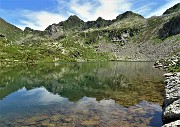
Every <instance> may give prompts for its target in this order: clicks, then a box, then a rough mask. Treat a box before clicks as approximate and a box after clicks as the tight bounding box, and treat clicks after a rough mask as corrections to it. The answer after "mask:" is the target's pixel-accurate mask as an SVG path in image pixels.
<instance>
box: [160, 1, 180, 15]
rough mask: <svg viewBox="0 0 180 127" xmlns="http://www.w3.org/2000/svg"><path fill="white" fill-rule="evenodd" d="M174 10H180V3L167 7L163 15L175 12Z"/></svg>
mask: <svg viewBox="0 0 180 127" xmlns="http://www.w3.org/2000/svg"><path fill="white" fill-rule="evenodd" d="M174 12H180V3H178V4H176V5H174V6H173V7H171V8H169V9H167V10H166V11H165V12H164V13H163V15H165V14H171V13H174Z"/></svg>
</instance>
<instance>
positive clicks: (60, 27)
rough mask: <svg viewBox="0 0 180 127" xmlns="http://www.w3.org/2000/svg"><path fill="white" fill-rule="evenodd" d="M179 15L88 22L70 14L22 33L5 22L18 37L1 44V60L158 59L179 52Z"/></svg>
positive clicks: (123, 16) (129, 14)
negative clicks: (11, 43) (39, 27)
mask: <svg viewBox="0 0 180 127" xmlns="http://www.w3.org/2000/svg"><path fill="white" fill-rule="evenodd" d="M175 10H176V9H175ZM179 17H180V13H179V12H176V11H175V12H173V13H170V14H168V15H162V16H153V17H151V18H149V19H145V18H144V17H143V16H141V15H139V14H136V13H133V12H131V11H127V12H125V13H123V14H120V15H118V16H117V17H116V19H114V20H105V19H103V18H101V17H99V18H98V19H97V20H96V21H88V22H84V21H83V20H81V19H79V18H78V17H77V16H70V17H69V18H68V19H67V20H65V21H62V22H60V23H58V24H52V25H50V26H48V27H47V28H46V29H45V30H44V31H38V30H33V29H31V28H26V29H25V30H24V31H23V32H22V31H21V30H19V29H17V28H16V27H15V26H14V27H12V26H11V25H9V24H8V23H3V24H8V25H7V26H11V27H7V28H9V29H10V30H9V31H11V32H12V33H10V34H7V35H6V36H7V38H8V39H11V36H14V35H15V34H14V32H16V33H18V36H17V37H19V39H18V40H17V41H15V44H13V45H10V46H7V45H9V43H8V42H5V43H0V44H1V47H2V49H1V50H0V54H1V56H0V60H1V61H5V59H8V61H14V60H16V61H17V60H18V61H24V62H38V61H48V62H52V61H102V60H103V61H108V60H128V61H155V60H157V59H161V58H164V57H167V56H170V55H173V54H174V53H176V52H179V51H180V27H179V26H180V24H179V20H180V19H179ZM3 22H5V21H4V20H3ZM1 25H2V24H0V27H1ZM4 26H5V25H4ZM5 28H6V27H5ZM12 28H16V29H15V30H14V29H12ZM17 30H19V32H17ZM2 32H4V31H2ZM4 33H5V32H4ZM20 35H24V36H20ZM6 61H7V60H6Z"/></svg>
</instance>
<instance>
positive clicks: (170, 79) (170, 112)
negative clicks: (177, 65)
mask: <svg viewBox="0 0 180 127" xmlns="http://www.w3.org/2000/svg"><path fill="white" fill-rule="evenodd" d="M165 76H166V80H165V100H164V104H163V114H162V120H163V123H164V124H167V125H164V127H168V126H170V125H172V127H178V125H180V121H178V120H179V119H180V72H176V73H168V74H165ZM168 123H169V124H168Z"/></svg>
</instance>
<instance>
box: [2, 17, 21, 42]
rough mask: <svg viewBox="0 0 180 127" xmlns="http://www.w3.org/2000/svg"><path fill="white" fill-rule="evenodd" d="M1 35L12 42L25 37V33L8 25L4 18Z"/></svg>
mask: <svg viewBox="0 0 180 127" xmlns="http://www.w3.org/2000/svg"><path fill="white" fill-rule="evenodd" d="M0 33H1V34H2V35H4V36H5V37H6V38H7V39H8V40H11V41H15V40H18V39H19V37H21V36H23V31H22V30H21V29H19V28H17V27H16V26H14V25H12V24H10V23H7V22H6V21H5V20H3V19H2V18H0Z"/></svg>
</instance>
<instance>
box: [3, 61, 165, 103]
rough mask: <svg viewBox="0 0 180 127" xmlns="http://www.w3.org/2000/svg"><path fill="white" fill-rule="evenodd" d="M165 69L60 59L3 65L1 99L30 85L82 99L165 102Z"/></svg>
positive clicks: (142, 64) (71, 98)
mask: <svg viewBox="0 0 180 127" xmlns="http://www.w3.org/2000/svg"><path fill="white" fill-rule="evenodd" d="M161 76H162V72H161V71H159V70H156V69H154V68H152V63H150V62H109V63H108V62H107V63H101V62H100V63H56V64H55V65H54V64H41V65H28V66H26V65H19V66H15V67H7V68H2V69H1V72H0V77H1V79H0V86H1V89H0V99H3V98H5V97H6V96H7V95H9V94H11V93H13V92H15V91H17V90H18V89H21V88H23V87H26V89H29V90H30V89H32V88H35V87H41V86H44V87H45V88H46V89H47V90H48V91H50V92H52V93H54V94H59V95H61V96H63V97H67V98H68V99H69V100H70V101H73V102H75V101H78V100H79V99H81V98H82V97H84V96H87V97H95V98H96V99H97V100H102V99H108V98H112V99H114V100H116V101H117V102H119V103H120V104H122V105H125V106H129V105H132V104H135V103H138V102H139V101H140V100H148V101H153V102H161V99H162V89H163V86H162V84H161V81H162V77H161Z"/></svg>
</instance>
